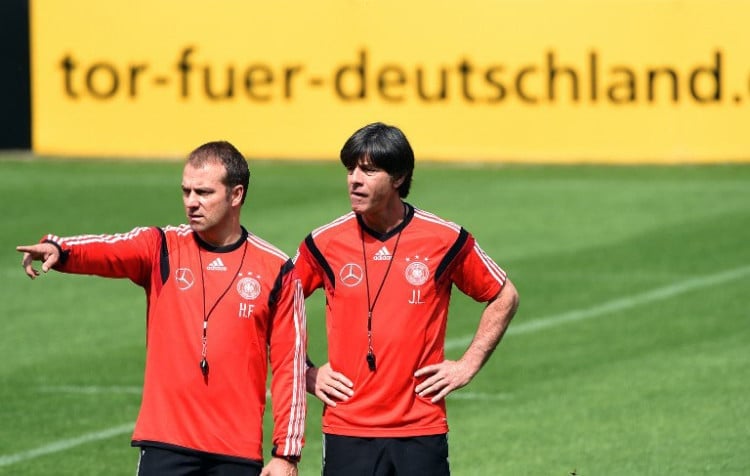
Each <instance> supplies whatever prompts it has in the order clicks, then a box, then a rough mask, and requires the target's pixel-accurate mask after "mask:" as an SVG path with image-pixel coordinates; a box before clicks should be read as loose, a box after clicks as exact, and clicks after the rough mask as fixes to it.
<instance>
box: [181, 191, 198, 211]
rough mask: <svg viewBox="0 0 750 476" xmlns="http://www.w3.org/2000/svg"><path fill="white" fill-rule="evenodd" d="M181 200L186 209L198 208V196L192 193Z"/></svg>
mask: <svg viewBox="0 0 750 476" xmlns="http://www.w3.org/2000/svg"><path fill="white" fill-rule="evenodd" d="M183 200H184V201H185V206H186V207H187V208H196V207H197V206H198V194H197V193H195V192H193V191H190V192H188V193H186V194H185V195H184V197H183Z"/></svg>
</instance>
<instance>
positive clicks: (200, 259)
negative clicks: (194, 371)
mask: <svg viewBox="0 0 750 476" xmlns="http://www.w3.org/2000/svg"><path fill="white" fill-rule="evenodd" d="M246 254H247V241H245V246H244V248H243V250H242V259H241V260H240V265H239V266H238V267H237V272H236V273H234V275H233V276H232V278H231V279H230V280H229V284H228V285H227V287H226V289H224V291H223V292H222V293H221V294H220V295H219V298H218V299H217V300H216V301H215V302H214V304H213V306H211V309H210V310H209V311H208V313H206V276H205V271H204V269H203V256H202V253H201V249H200V248H198V262H199V263H200V267H201V289H202V291H203V335H202V337H201V344H202V345H201V361H200V367H201V373H202V374H203V378H204V380H205V379H207V378H208V358H207V355H208V318H209V317H211V313H213V312H214V309H216V306H218V305H219V303H220V302H221V300H222V299H224V296H226V294H227V293H228V292H229V290H230V289H231V288H232V284H233V283H234V279H235V277H237V275H238V274H239V273H240V271H242V265H243V264H245V255H246Z"/></svg>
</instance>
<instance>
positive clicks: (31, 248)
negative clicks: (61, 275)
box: [16, 243, 60, 279]
mask: <svg viewBox="0 0 750 476" xmlns="http://www.w3.org/2000/svg"><path fill="white" fill-rule="evenodd" d="M16 251H18V252H21V253H23V260H22V261H21V266H23V269H24V271H25V272H26V276H28V277H30V278H31V279H34V278H36V277H37V276H39V271H37V270H36V269H34V267H33V266H32V263H33V262H34V261H41V262H42V271H43V272H45V273H46V272H47V271H49V270H50V269H52V267H53V266H55V265H56V264H57V262H58V261H59V260H60V250H59V248H58V247H57V246H55V245H53V244H51V243H37V244H36V245H26V246H16Z"/></svg>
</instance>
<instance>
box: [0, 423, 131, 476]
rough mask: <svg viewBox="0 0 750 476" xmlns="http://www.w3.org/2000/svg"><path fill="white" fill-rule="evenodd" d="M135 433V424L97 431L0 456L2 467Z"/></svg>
mask: <svg viewBox="0 0 750 476" xmlns="http://www.w3.org/2000/svg"><path fill="white" fill-rule="evenodd" d="M132 431H133V423H127V424H124V425H119V426H115V427H112V428H107V429H106V430H102V431H95V432H92V433H86V434H83V435H81V436H78V437H76V438H68V439H65V440H58V441H55V442H53V443H50V444H48V445H44V446H40V447H39V448H35V449H33V450H29V451H23V452H21V453H16V454H11V455H4V456H0V467H3V466H9V465H11V464H14V463H20V462H21V461H26V460H29V459H34V458H38V457H39V456H44V455H48V454H51V453H57V452H59V451H65V450H67V449H70V448H73V447H75V446H79V445H83V444H86V443H90V442H92V441H100V440H106V439H107V438H112V437H113V436H119V435H122V434H125V433H130V432H132Z"/></svg>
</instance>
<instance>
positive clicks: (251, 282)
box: [237, 277, 260, 300]
mask: <svg viewBox="0 0 750 476" xmlns="http://www.w3.org/2000/svg"><path fill="white" fill-rule="evenodd" d="M237 292H238V293H240V296H242V297H243V298H245V299H247V300H253V299H255V298H257V297H258V296H260V283H259V282H258V280H256V279H255V278H249V277H247V278H242V279H240V280H239V281H237Z"/></svg>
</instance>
